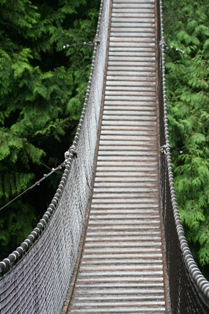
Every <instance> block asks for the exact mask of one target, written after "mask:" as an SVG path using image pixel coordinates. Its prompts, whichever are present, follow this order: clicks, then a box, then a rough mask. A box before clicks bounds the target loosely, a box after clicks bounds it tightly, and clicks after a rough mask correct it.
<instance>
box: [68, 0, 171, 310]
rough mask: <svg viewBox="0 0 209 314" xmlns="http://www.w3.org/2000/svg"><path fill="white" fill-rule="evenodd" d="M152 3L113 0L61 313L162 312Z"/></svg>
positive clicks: (161, 261) (162, 280)
mask: <svg viewBox="0 0 209 314" xmlns="http://www.w3.org/2000/svg"><path fill="white" fill-rule="evenodd" d="M155 37H156V36H155V1H154V0H144V1H143V0H113V5H112V17H111V30H110V42H109V53H108V68H107V77H106V88H105V99H104V110H103V116H102V125H101V134H100V141H99V148H98V159H97V167H96V174H95V184H94V191H93V197H92V204H91V209H90V216H89V222H88V228H87V233H86V239H85V244H84V250H83V255H82V259H81V263H80V269H79V273H78V276H77V280H76V284H75V288H74V293H73V296H72V299H71V302H70V306H69V309H68V313H97V314H100V313H129V314H131V313H155V314H156V313H165V312H166V309H165V307H166V305H165V288H164V271H163V254H162V239H161V223H160V214H159V174H158V155H159V147H158V128H157V104H156V102H157V101H156V99H157V98H156V47H155V46H156V43H155Z"/></svg>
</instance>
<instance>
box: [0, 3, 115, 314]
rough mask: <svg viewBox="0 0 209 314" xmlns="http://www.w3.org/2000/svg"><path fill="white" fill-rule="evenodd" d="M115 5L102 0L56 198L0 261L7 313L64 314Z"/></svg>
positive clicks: (0, 299)
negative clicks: (81, 104)
mask: <svg viewBox="0 0 209 314" xmlns="http://www.w3.org/2000/svg"><path fill="white" fill-rule="evenodd" d="M109 7H110V1H109V0H105V1H101V7H100V15H99V20H98V28H97V33H96V38H95V40H94V53H93V60H92V67H91V73H90V78H89V83H88V88H87V93H86V98H85V102H84V107H83V111H82V114H81V119H80V123H79V125H78V130H77V133H76V136H75V139H74V143H73V144H74V145H75V148H76V152H77V156H78V158H73V153H72V151H71V153H70V158H69V159H68V160H67V162H66V166H65V171H64V174H63V177H62V179H61V182H60V184H59V186H58V189H57V191H56V194H55V196H54V198H53V200H52V202H51V204H50V206H49V208H48V209H47V211H46V213H45V215H44V216H43V218H42V219H41V221H40V222H39V224H38V225H37V227H36V228H35V229H34V230H33V232H32V233H31V234H30V235H29V236H28V238H27V239H26V240H25V241H24V242H23V243H22V244H21V246H20V247H18V248H17V249H16V251H14V252H13V253H12V254H10V255H9V257H8V258H6V259H4V260H3V261H2V262H1V263H0V271H1V279H0V313H1V314H12V313H14V314H21V313H22V314H34V313H37V314H46V313H48V314H58V313H60V312H61V309H62V306H63V303H64V301H65V299H66V297H67V291H68V288H69V283H70V279H71V276H72V273H73V269H74V266H75V261H76V258H77V252H78V248H79V242H80V238H81V235H82V229H83V223H84V217H85V212H86V209H87V205H88V199H89V196H90V192H91V191H90V190H91V188H90V186H91V180H92V174H93V164H94V155H95V148H96V143H97V131H98V126H99V117H100V107H101V101H102V91H103V83H104V82H103V81H104V71H105V62H106V50H107V42H108V40H107V37H108V26H109V25H108V24H109Z"/></svg>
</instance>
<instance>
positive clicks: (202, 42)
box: [164, 0, 209, 278]
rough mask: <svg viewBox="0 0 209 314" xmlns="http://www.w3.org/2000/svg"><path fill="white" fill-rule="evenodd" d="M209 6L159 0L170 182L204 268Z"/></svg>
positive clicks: (208, 225) (208, 246)
mask: <svg viewBox="0 0 209 314" xmlns="http://www.w3.org/2000/svg"><path fill="white" fill-rule="evenodd" d="M208 8H209V4H208V1H204V0H202V1H194V0H193V1H188V0H184V1H181V2H178V3H177V1H175V0H173V1H167V0H164V29H165V39H166V44H167V50H166V81H167V99H168V101H167V105H168V112H169V125H170V140H171V146H172V159H173V169H174V175H175V187H176V192H177V200H178V204H179V210H180V215H181V219H182V223H183V225H184V228H185V233H186V237H187V239H188V242H189V244H190V247H191V249H192V252H193V254H194V257H195V258H196V260H197V262H198V263H199V265H200V267H203V268H202V269H203V272H205V271H206V268H207V267H208V266H209V238H208V233H209V194H208V191H209V106H208V103H209V93H208V90H209V89H208V88H209V75H208V74H209V70H208V69H209V59H208V54H209V24H208V19H209V10H208ZM204 267H205V268H204ZM206 275H207V276H209V273H207V272H206ZM208 278H209V277H208Z"/></svg>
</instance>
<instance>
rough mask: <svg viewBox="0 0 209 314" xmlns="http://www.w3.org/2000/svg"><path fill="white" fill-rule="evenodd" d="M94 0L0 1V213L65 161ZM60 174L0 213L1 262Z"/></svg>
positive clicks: (82, 88)
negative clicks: (20, 194) (14, 199)
mask: <svg viewBox="0 0 209 314" xmlns="http://www.w3.org/2000/svg"><path fill="white" fill-rule="evenodd" d="M99 6H100V0H91V1H87V0H72V1H69V0H50V1H42V0H0V207H2V206H3V205H5V204H7V203H8V202H9V201H10V200H11V199H13V198H14V197H16V196H17V195H18V194H19V193H21V192H23V191H24V190H26V189H27V188H28V187H30V186H31V185H32V184H33V183H34V182H36V181H37V180H40V179H41V178H42V177H43V175H44V174H45V173H48V172H50V170H51V169H52V168H56V167H57V166H58V165H59V164H61V163H62V162H63V161H64V152H65V151H66V150H67V149H68V148H69V146H70V145H71V144H72V141H73V136H74V133H75V128H76V125H77V122H78V119H79V116H80V112H81V109H82V105H83V99H84V96H85V92H86V86H87V82H88V77H89V70H90V66H91V57H92V53H93V46H90V45H88V44H83V43H84V42H85V43H89V42H91V41H93V39H94V37H95V31H96V26H97V19H98V13H99ZM61 175H62V171H61V170H59V171H57V172H56V173H55V174H53V175H52V176H50V177H48V178H47V179H46V180H44V181H43V182H42V183H41V185H40V186H37V187H35V188H33V189H31V190H30V191H28V192H27V193H25V194H24V195H23V196H22V197H20V198H18V199H17V200H16V201H15V202H13V203H11V204H10V205H9V206H7V207H5V208H4V209H2V210H1V211H0V260H1V259H3V258H4V257H6V256H7V255H8V254H9V253H11V251H12V250H14V249H15V248H16V247H17V246H19V245H20V243H22V241H23V240H24V239H25V238H26V237H27V236H28V234H29V233H30V232H31V231H32V230H33V228H34V227H35V226H36V224H37V222H38V220H39V219H40V218H41V217H42V215H43V213H44V212H45V210H46V208H47V206H48V205H49V203H50V202H51V199H52V197H53V195H54V193H55V190H56V188H57V186H58V183H59V181H60V178H61Z"/></svg>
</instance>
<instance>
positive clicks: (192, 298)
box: [157, 1, 209, 314]
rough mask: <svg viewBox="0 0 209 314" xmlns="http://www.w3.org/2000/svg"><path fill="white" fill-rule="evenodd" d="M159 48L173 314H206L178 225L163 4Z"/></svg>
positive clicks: (207, 295) (208, 302)
mask: <svg viewBox="0 0 209 314" xmlns="http://www.w3.org/2000/svg"><path fill="white" fill-rule="evenodd" d="M157 9H158V10H157V11H158V44H159V107H160V108H159V111H160V114H159V115H160V141H161V148H162V149H161V151H162V154H161V200H162V216H163V226H164V232H165V240H166V259H167V271H168V276H169V288H170V301H171V312H172V313H175V314H176V313H182V314H186V313H188V314H191V313H197V314H202V313H209V282H208V281H207V280H206V279H205V278H204V277H203V275H202V274H201V272H200V271H199V269H198V267H197V265H196V263H195V262H194V259H193V257H192V255H191V252H190V249H189V247H188V244H187V241H186V239H185V236H184V231H183V227H182V224H181V221H180V217H179V212H178V207H177V202H176V196H175V190H174V183H173V174H172V166H171V156H170V147H169V136H168V119H167V109H166V97H165V68H164V45H165V42H164V36H163V27H162V25H163V23H162V3H161V1H159V2H158V4H157Z"/></svg>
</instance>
